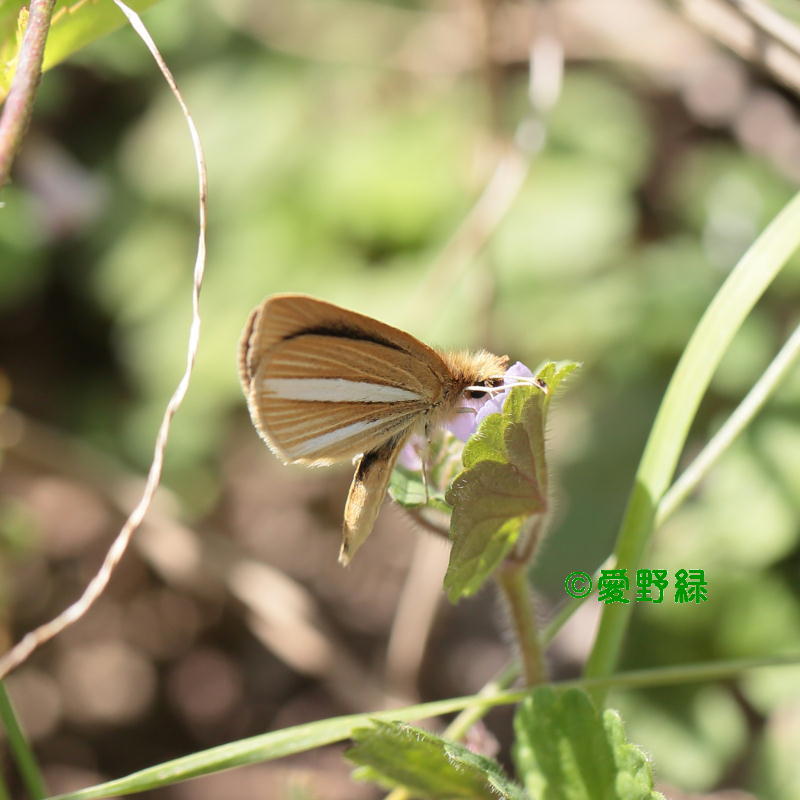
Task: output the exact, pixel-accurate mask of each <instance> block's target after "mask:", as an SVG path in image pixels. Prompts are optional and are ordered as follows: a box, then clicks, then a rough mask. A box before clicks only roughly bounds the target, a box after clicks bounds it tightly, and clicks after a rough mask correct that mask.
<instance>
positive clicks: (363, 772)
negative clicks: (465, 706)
mask: <svg viewBox="0 0 800 800" xmlns="http://www.w3.org/2000/svg"><path fill="white" fill-rule="evenodd" d="M353 739H355V742H356V744H355V745H354V746H353V747H351V748H350V749H349V750H348V751H347V752H346V753H345V755H346V756H347V758H349V759H350V760H351V761H353V762H354V763H356V764H358V765H359V766H360V769H358V770H356V773H355V777H357V778H358V779H359V780H368V781H373V782H376V783H379V784H380V785H381V786H384V787H386V788H390V789H394V788H398V787H400V788H403V789H405V790H406V791H407V792H409V794H411V795H412V796H413V797H418V798H424V800H457V799H458V798H464V800H467V798H469V800H480V798H486V800H497V798H498V797H500V798H507V800H522V798H523V794H522V791H521V789H520V788H519V787H518V786H515V785H514V784H513V783H512V782H511V781H510V780H509V779H508V778H507V777H506V775H505V774H504V773H503V770H502V768H501V767H500V765H499V764H498V763H497V762H496V761H493V760H492V759H490V758H486V757H485V756H479V755H477V754H475V753H472V752H471V751H469V750H467V748H465V747H463V746H462V745H459V744H455V743H453V742H448V741H446V740H445V739H442V738H440V737H438V736H434V735H433V734H432V733H428V732H427V731H424V730H422V729H421V728H414V727H412V726H410V725H403V724H402V723H399V722H381V721H380V720H375V721H374V722H373V724H372V725H371V726H370V727H366V728H358V729H357V730H355V731H354V732H353Z"/></svg>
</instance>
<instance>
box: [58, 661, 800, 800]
mask: <svg viewBox="0 0 800 800" xmlns="http://www.w3.org/2000/svg"><path fill="white" fill-rule="evenodd" d="M797 664H800V653H793V654H784V655H780V656H774V657H772V658H758V659H742V660H739V661H725V662H717V663H712V664H689V665H685V666H676V667H665V668H662V669H651V670H638V671H636V672H628V673H621V674H618V675H610V676H604V677H599V678H589V679H587V678H577V679H575V680H569V681H562V682H558V683H552V684H550V685H552V686H554V687H555V688H559V689H567V688H573V687H575V688H583V689H598V688H604V689H608V688H612V687H613V688H628V689H632V688H640V687H645V686H667V685H672V684H677V683H692V682H703V681H711V680H722V679H727V678H732V677H734V676H736V675H737V674H739V673H740V672H743V671H745V670H749V669H755V668H758V667H776V666H782V665H797ZM528 693H529V690H518V691H513V692H502V693H500V694H497V695H495V696H494V697H492V698H485V699H484V700H482V702H483V703H486V704H487V705H491V706H500V705H511V704H513V703H518V702H520V701H521V700H523V699H524V698H525V697H526V696H527V695H528ZM475 700H476V697H475V696H474V695H470V696H469V697H456V698H452V699H449V700H437V701H435V702H432V703H421V704H419V705H416V706H409V707H407V708H393V709H389V710H388V711H376V712H372V713H367V714H353V715H351V716H347V717H336V718H332V719H324V720H320V721H319V722H310V723H306V724H304V725H297V726H295V727H293V728H284V729H283V730H279V731H273V732H271V733H264V734H261V735H260V736H253V737H251V738H249V739H242V740H240V741H237V742H231V743H230V744H224V745H220V746H218V747H212V748H211V749H209V750H203V751H200V752H197V753H192V754H191V755H188V756H182V757H180V758H176V759H174V760H173V761H167V762H165V763H162V764H156V765H154V766H152V767H147V768H146V769H143V770H140V771H139V772H134V773H133V774H131V775H127V776H125V777H123V778H118V779H116V780H113V781H108V782H107V783H102V784H97V785H96V786H90V787H88V788H86V789H80V790H78V791H75V792H69V793H67V794H60V795H57V796H56V797H53V798H51V799H50V800H99V798H105V797H118V796H120V795H125V794H132V793H134V792H143V791H146V790H148V789H154V788H157V787H161V786H168V785H171V784H173V783H177V782H179V781H182V780H186V779H188V778H195V777H198V776H199V775H208V774H210V773H213V772H221V771H222V770H225V769H231V768H232V767H237V766H242V765H244V764H255V763H262V762H265V761H272V760H274V759H277V758H283V757H284V756H288V755H292V754H294V753H302V752H306V751H308V750H312V749H314V748H316V747H322V746H323V745H327V744H332V743H334V742H340V741H343V740H344V739H347V738H349V737H350V735H351V733H352V731H353V730H354V729H355V728H358V727H362V726H363V725H368V724H370V722H371V721H372V720H374V719H382V720H390V721H391V720H395V721H398V722H411V721H416V720H421V719H425V718H428V717H434V716H439V715H440V714H446V713H450V712H453V711H459V710H461V709H464V708H467V707H468V706H471V705H473V704H474V703H475Z"/></svg>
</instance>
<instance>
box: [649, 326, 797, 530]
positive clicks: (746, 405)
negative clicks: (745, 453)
mask: <svg viewBox="0 0 800 800" xmlns="http://www.w3.org/2000/svg"><path fill="white" fill-rule="evenodd" d="M798 357H800V325H798V326H797V327H796V328H795V329H794V333H792V335H791V336H790V337H789V338H788V339H787V340H786V343H785V344H784V345H783V347H782V348H781V349H780V351H779V352H778V355H776V356H775V358H774V359H773V360H772V362H771V363H770V365H769V366H768V367H767V369H766V370H765V372H764V374H763V375H762V376H761V377H760V378H759V379H758V381H756V383H755V384H754V385H753V388H752V389H751V390H750V391H749V392H748V393H747V396H746V397H745V398H744V400H742V402H741V403H740V404H739V405H738V406H737V408H736V410H735V411H734V412H733V413H732V414H731V415H730V417H728V419H727V420H725V423H724V425H723V426H722V427H721V428H720V429H719V430H718V431H717V432H716V433H715V434H714V436H713V437H712V438H711V440H710V441H709V442H708V444H707V445H706V446H705V447H704V448H703V449H702V450H701V451H700V453H699V454H698V455H697V457H696V458H695V459H694V461H692V463H691V464H690V465H689V466H688V467H687V468H686V469H685V470H684V471H683V473H682V474H681V476H680V477H679V478H678V480H676V481H675V483H673V484H672V486H670V488H669V491H667V493H666V494H665V495H664V496H663V497H662V498H661V502H660V503H659V504H658V509H657V510H656V520H655V524H656V527H658V526H659V525H661V524H662V523H663V522H664V521H666V519H667V518H668V517H670V516H671V515H672V513H673V512H674V511H675V509H677V508H678V506H680V505H681V503H683V501H684V500H686V498H687V497H688V496H689V495H690V494H691V493H692V492H693V491H694V490H695V489H696V488H697V485H698V484H699V483H700V481H701V480H702V479H703V478H704V477H705V475H706V474H707V473H708V471H709V470H710V469H711V467H712V466H713V465H714V464H715V463H716V461H717V459H718V458H719V457H720V456H721V455H722V454H723V453H724V452H725V450H727V449H728V447H730V445H731V443H732V442H733V441H734V440H735V439H736V437H737V436H738V435H739V434H740V433H741V432H742V431H743V430H744V429H745V428H746V427H747V426H748V425H749V424H750V422H751V421H752V420H753V418H754V417H755V415H756V414H758V412H759V411H760V410H761V409H762V408H763V407H764V404H765V403H766V402H767V400H768V399H769V397H770V395H771V394H772V393H773V392H774V391H775V388H776V387H777V386H778V384H779V383H780V382H781V381H782V380H783V379H784V378H785V377H786V374H787V373H788V372H789V370H790V369H791V367H792V366H793V365H794V363H795V362H796V361H797V359H798Z"/></svg>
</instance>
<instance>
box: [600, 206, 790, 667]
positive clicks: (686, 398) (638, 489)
mask: <svg viewBox="0 0 800 800" xmlns="http://www.w3.org/2000/svg"><path fill="white" fill-rule="evenodd" d="M798 244H800V193H798V194H797V195H796V196H795V197H794V198H793V199H792V200H791V201H790V202H789V203H788V204H787V205H786V206H785V207H784V208H783V210H782V211H781V212H780V214H778V216H777V217H775V219H774V220H773V221H772V222H771V223H770V224H769V226H768V227H767V228H766V230H765V231H764V232H763V233H762V234H761V236H759V237H758V239H757V240H756V241H755V242H754V244H753V245H752V246H751V247H750V249H749V250H748V251H747V252H746V253H745V254H744V256H742V258H741V260H740V261H739V263H738V264H737V265H736V267H735V268H734V270H733V271H732V272H731V274H730V275H729V276H728V278H727V280H726V281H725V283H724V284H723V285H722V287H721V288H720V289H719V291H718V292H717V294H716V296H715V297H714V299H713V300H712V301H711V304H710V305H709V306H708V308H707V309H706V312H705V313H704V314H703V317H702V319H701V320H700V323H699V324H698V326H697V328H696V329H695V331H694V334H693V335H692V338H691V339H690V340H689V344H688V345H687V346H686V349H685V350H684V352H683V356H682V357H681V360H680V362H679V363H678V366H677V368H676V369H675V372H674V374H673V376H672V380H671V381H670V384H669V386H668V388H667V391H666V394H665V395H664V399H663V401H662V403H661V407H660V408H659V411H658V414H657V416H656V419H655V422H654V424H653V428H652V430H651V432H650V437H649V438H648V440H647V444H646V445H645V449H644V453H643V455H642V460H641V462H640V464H639V468H638V470H637V473H636V478H635V481H634V487H633V490H632V492H631V496H630V498H629V500H628V507H627V509H626V512H625V517H624V519H623V522H622V527H621V529H620V533H619V536H618V538H617V545H616V548H615V555H616V560H617V567H618V568H620V569H626V570H628V571H629V573H630V571H633V570H635V569H636V568H637V566H638V565H639V563H640V560H641V557H642V554H643V553H644V550H645V547H646V545H647V543H648V541H649V539H650V535H651V533H652V531H653V529H654V519H655V509H656V507H657V505H658V503H659V502H660V500H661V498H662V496H663V495H664V493H665V492H666V490H667V487H668V486H669V483H670V481H671V479H672V476H673V474H674V472H675V467H676V466H677V463H678V459H679V457H680V454H681V452H682V450H683V447H684V444H685V442H686V437H687V435H688V433H689V428H690V426H691V424H692V421H693V420H694V417H695V414H696V413H697V409H698V406H699V405H700V400H701V399H702V397H703V395H704V394H705V391H706V389H707V388H708V385H709V383H710V381H711V378H712V376H713V374H714V371H715V370H716V368H717V366H718V364H719V362H720V360H721V359H722V356H723V355H724V353H725V351H726V350H727V348H728V345H729V344H730V342H731V340H732V339H733V337H734V336H735V334H736V332H737V331H738V330H739V328H740V327H741V325H742V322H743V321H744V319H745V318H746V317H747V315H748V314H749V313H750V310H751V309H752V308H753V306H754V305H755V304H756V302H757V301H758V299H759V298H760V297H761V295H762V294H763V293H764V291H765V290H766V288H767V287H768V286H769V284H770V283H771V282H772V280H773V279H774V278H775V276H776V275H777V274H778V272H779V271H780V269H781V267H782V266H783V264H784V263H785V262H786V260H787V259H788V258H789V256H790V255H791V254H792V253H793V252H794V250H795V249H796V248H797V246H798ZM632 609H633V604H632V603H628V604H626V605H607V606H606V607H605V608H604V609H603V616H602V619H601V623H600V628H599V631H598V634H597V638H596V639H595V643H594V647H593V649H592V653H591V655H590V657H589V661H588V663H587V666H586V675H587V676H590V677H599V676H604V675H608V674H610V673H611V671H612V670H613V669H614V667H615V665H616V663H617V660H618V658H619V652H620V649H621V646H622V641H623V637H624V635H625V630H626V628H627V625H628V621H629V619H630V614H631V611H632Z"/></svg>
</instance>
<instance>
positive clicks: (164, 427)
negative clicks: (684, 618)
mask: <svg viewBox="0 0 800 800" xmlns="http://www.w3.org/2000/svg"><path fill="white" fill-rule="evenodd" d="M114 2H115V3H116V5H117V6H118V8H119V9H120V10H121V11H122V13H123V14H124V15H125V16H126V17H127V18H128V21H129V22H130V24H131V26H132V27H133V29H134V30H135V31H136V33H137V34H138V35H139V37H140V38H141V39H142V41H144V43H145V44H146V45H147V48H148V49H149V50H150V52H151V53H152V55H153V58H154V59H155V60H156V63H157V64H158V67H159V69H160V70H161V73H162V74H163V76H164V79H165V80H166V81H167V83H168V84H169V87H170V89H171V90H172V93H173V94H174V95H175V98H176V99H177V101H178V103H179V105H180V107H181V111H182V112H183V115H184V118H185V119H186V123H187V125H188V126H189V131H190V134H191V137H192V145H193V148H194V154H195V160H196V164H197V174H198V184H199V235H198V242H197V256H196V258H195V264H194V282H193V287H192V323H191V328H190V331H189V343H188V346H187V353H186V367H185V370H184V372H183V375H182V376H181V379H180V381H179V382H178V385H177V387H176V389H175V391H174V393H173V394H172V397H170V399H169V403H168V404H167V408H166V410H165V412H164V416H163V418H162V420H161V425H160V427H159V430H158V436H157V437H156V443H155V448H154V452H153V460H152V462H151V464H150V469H149V471H148V474H147V481H146V482H145V488H144V491H143V493H142V496H141V498H140V500H139V502H138V503H137V504H136V507H135V508H134V509H133V511H132V512H131V514H130V516H129V517H128V518H127V520H126V521H125V524H124V525H123V526H122V529H121V530H120V532H119V533H118V534H117V537H116V538H115V539H114V541H113V543H112V544H111V547H110V548H109V550H108V552H107V553H106V557H105V559H104V560H103V563H102V565H101V566H100V569H99V570H98V572H97V573H96V574H95V576H94V577H93V578H92V580H91V581H90V582H89V584H88V585H87V587H86V589H85V590H84V592H83V594H82V595H81V596H80V597H79V598H78V599H77V600H76V601H75V602H74V603H73V604H72V605H70V606H68V607H67V608H66V609H65V610H64V611H62V612H61V613H60V614H59V615H58V616H56V617H54V618H53V619H52V620H50V621H49V622H46V623H45V624H43V625H40V626H39V627H38V628H35V629H34V630H32V631H30V632H29V633H27V634H26V635H25V636H24V637H23V638H22V639H21V640H20V642H18V643H17V644H16V645H15V646H14V647H13V648H12V649H11V650H9V651H8V652H7V653H6V654H5V655H3V657H2V658H0V678H4V677H5V676H6V675H7V674H8V673H9V672H11V670H13V669H15V668H16V667H18V666H19V665H20V664H22V663H23V662H24V661H25V660H26V659H27V658H28V657H29V656H30V655H31V653H33V651H34V650H36V649H37V648H38V647H40V646H41V645H43V644H44V643H45V642H47V641H49V640H50V639H52V638H53V637H55V636H57V635H58V634H59V633H61V631H63V630H64V629H65V628H67V627H69V626H70V625H72V624H73V623H74V622H77V620H79V619H80V618H81V617H82V616H83V615H84V614H85V613H86V612H87V611H88V610H89V609H90V608H91V607H92V605H93V604H94V602H95V601H96V600H97V599H98V598H99V597H100V595H101V594H102V593H103V591H104V590H105V588H106V586H107V585H108V583H109V581H110V580H111V576H112V575H113V573H114V569H115V568H116V566H117V564H119V562H120V561H121V559H122V557H123V556H124V555H125V552H126V550H127V548H128V544H129V543H130V540H131V537H132V536H133V534H134V532H135V531H136V529H137V528H138V527H139V525H140V524H141V522H142V520H143V519H144V516H145V514H146V513H147V511H148V509H149V508H150V505H151V503H152V502H153V498H154V496H155V493H156V490H157V489H158V485H159V483H160V481H161V472H162V467H163V464H164V450H165V449H166V446H167V440H168V439H169V433H170V428H171V425H172V419H173V417H174V416H175V413H176V412H177V410H178V408H179V407H180V405H181V403H182V402H183V399H184V397H185V396H186V392H187V390H188V388H189V381H190V379H191V376H192V371H193V369H194V363H195V359H196V357H197V350H198V346H199V342H200V287H201V286H202V282H203V273H204V271H205V259H206V214H207V211H206V194H207V177H206V167H205V160H204V158H203V150H202V147H201V145H200V135H199V134H198V132H197V127H196V126H195V124H194V121H193V119H192V116H191V114H190V113H189V109H188V108H187V107H186V103H185V102H184V100H183V97H182V96H181V94H180V92H179V91H178V87H177V85H176V84H175V79H174V78H173V77H172V73H171V72H170V70H169V68H168V67H167V65H166V64H165V63H164V59H163V58H162V57H161V54H160V53H159V51H158V48H157V47H156V45H155V42H154V41H153V39H152V37H151V36H150V34H149V33H148V32H147V29H146V28H145V27H144V24H143V23H142V21H141V19H140V18H139V16H138V14H136V13H135V12H134V11H132V10H131V9H130V8H128V6H126V5H125V4H124V3H122V2H120V0H114Z"/></svg>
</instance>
